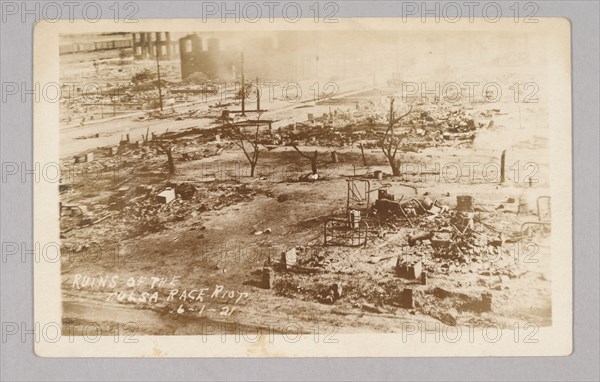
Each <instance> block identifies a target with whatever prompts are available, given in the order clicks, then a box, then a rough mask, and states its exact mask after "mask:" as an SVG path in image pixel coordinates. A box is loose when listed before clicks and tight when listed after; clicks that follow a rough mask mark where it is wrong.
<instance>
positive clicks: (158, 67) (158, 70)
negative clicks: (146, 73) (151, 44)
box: [156, 32, 163, 111]
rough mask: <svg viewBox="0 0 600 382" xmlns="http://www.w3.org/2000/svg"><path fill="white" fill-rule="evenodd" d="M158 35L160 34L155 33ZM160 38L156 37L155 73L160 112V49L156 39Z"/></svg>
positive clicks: (161, 104)
mask: <svg viewBox="0 0 600 382" xmlns="http://www.w3.org/2000/svg"><path fill="white" fill-rule="evenodd" d="M157 33H160V32H157ZM159 37H160V34H157V35H156V73H157V74H158V103H159V104H160V111H163V101H162V89H161V84H160V64H159V60H158V56H159V53H160V49H158V48H159V46H158V39H159Z"/></svg>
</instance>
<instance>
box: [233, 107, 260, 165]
mask: <svg viewBox="0 0 600 382" xmlns="http://www.w3.org/2000/svg"><path fill="white" fill-rule="evenodd" d="M260 116H261V114H259V115H258V117H257V119H256V132H254V133H252V134H247V133H246V131H245V126H238V125H234V124H231V123H229V122H227V125H228V126H229V127H230V128H231V131H232V133H233V143H235V144H236V145H237V146H238V147H239V148H241V149H242V151H243V152H244V155H245V156H246V159H248V163H249V164H250V176H251V177H254V175H255V172H256V165H257V164H258V154H259V151H258V146H259V139H258V136H259V131H260ZM248 145H250V147H251V149H247V148H246V146H248Z"/></svg>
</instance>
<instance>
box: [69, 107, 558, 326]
mask: <svg viewBox="0 0 600 382" xmlns="http://www.w3.org/2000/svg"><path fill="white" fill-rule="evenodd" d="M344 101H346V102H347V105H352V107H354V105H355V102H354V100H341V101H340V102H342V103H343V102H344ZM357 108H358V106H357ZM368 108H369V106H365V109H364V110H365V111H364V112H363V117H362V118H346V116H345V115H344V114H343V113H339V114H338V113H337V112H336V113H335V114H334V113H332V112H329V113H327V112H325V113H323V116H317V117H314V116H312V115H311V116H309V118H310V119H309V120H307V121H305V122H303V123H297V124H294V125H289V126H283V127H280V128H272V129H266V128H263V129H260V133H259V134H258V135H257V137H259V142H260V150H259V161H258V165H257V168H256V173H255V174H254V176H251V175H250V168H249V166H248V162H247V161H246V157H245V155H244V152H243V151H242V150H241V149H240V147H238V146H237V145H236V144H235V137H234V136H232V135H231V133H230V132H229V131H228V130H227V129H226V128H224V127H223V126H220V125H218V124H216V125H214V126H212V127H209V128H203V129H198V128H192V129H187V130H180V131H172V132H167V133H165V134H163V135H161V137H160V140H158V139H157V138H156V137H150V136H146V137H145V138H143V140H142V141H135V142H134V141H133V140H130V139H128V138H127V137H122V138H121V142H120V143H119V144H118V145H116V146H108V147H98V148H95V149H90V150H87V151H86V152H82V153H80V154H79V155H78V156H76V158H72V157H70V158H63V159H64V161H65V162H68V163H67V164H68V166H69V168H70V169H71V173H72V174H76V175H73V177H72V179H70V180H69V181H68V182H65V181H64V179H63V182H62V184H61V185H60V200H61V208H60V211H61V213H60V215H61V217H60V229H61V234H60V235H61V250H62V253H63V256H62V283H63V292H62V293H63V310H64V312H63V320H64V322H65V323H71V324H84V323H86V322H92V321H93V322H95V323H103V324H105V325H106V326H107V327H110V326H114V325H118V324H121V325H122V324H124V323H126V322H130V321H135V322H136V323H137V324H138V325H139V332H138V333H141V334H194V333H197V331H198V330H200V329H199V328H200V326H199V325H198V324H199V323H200V322H202V321H203V320H204V321H206V320H209V318H198V317H195V316H193V315H185V314H183V315H182V314H178V311H177V310H178V306H179V301H177V299H175V300H173V301H165V300H162V301H159V302H158V303H157V304H154V305H148V304H144V303H140V302H139V301H135V300H128V299H127V298H125V299H122V300H116V299H114V300H111V301H106V291H103V290H100V289H98V290H96V289H81V290H79V289H74V288H72V287H71V285H72V283H73V277H74V275H76V274H90V275H111V274H119V275H120V277H123V278H127V277H130V276H131V277H138V276H139V275H140V274H145V275H155V274H156V275H165V274H167V275H178V276H179V285H178V288H179V289H180V290H192V289H194V288H195V287H196V286H198V284H202V285H209V286H210V285H217V284H218V285H225V286H226V287H227V288H228V289H232V290H233V289H235V290H238V291H244V292H248V296H249V297H248V298H247V299H244V300H243V301H242V303H241V305H240V306H238V307H237V309H236V310H235V311H234V312H232V313H231V315H230V316H228V317H227V318H226V319H227V320H228V321H231V322H237V323H239V324H241V325H247V326H253V327H261V326H264V324H263V323H265V322H272V321H281V322H295V323H299V324H300V325H302V327H305V328H309V327H310V326H311V323H314V322H316V321H318V322H319V323H322V324H333V325H337V326H338V327H339V330H340V332H348V333H352V332H397V331H400V330H401V328H402V325H403V323H405V322H407V321H411V322H424V323H431V324H432V325H433V324H435V323H441V324H444V325H449V326H458V325H473V326H475V327H483V326H486V325H496V326H499V327H504V328H508V327H511V326H512V325H514V324H515V323H521V324H525V323H534V324H536V325H538V326H548V325H551V279H550V263H551V258H550V256H551V251H550V239H549V234H548V233H549V232H548V230H549V228H548V227H547V226H546V225H537V224H532V225H529V226H527V228H526V229H522V224H523V223H527V222H541V221H548V216H546V215H544V214H546V211H544V209H543V208H542V209H541V210H540V209H539V208H537V209H536V200H537V198H538V197H539V196H544V190H545V189H547V187H548V185H547V183H546V182H547V180H544V174H547V171H546V170H547V156H546V155H545V152H546V151H545V150H546V147H545V146H546V144H547V142H546V141H545V140H543V139H541V138H539V136H536V135H533V134H531V133H529V134H527V135H526V136H525V138H523V140H521V141H519V140H516V139H513V138H512V135H511V133H507V132H505V130H506V126H504V125H503V123H502V118H503V117H505V114H506V113H502V112H501V111H500V110H499V109H496V106H490V105H489V104H485V103H483V104H478V105H475V107H474V108H473V107H470V108H468V109H467V108H465V107H464V106H461V107H450V106H448V107H440V106H437V107H435V108H429V109H428V108H427V107H423V108H422V110H421V111H420V112H419V113H417V114H416V116H415V117H413V118H411V119H410V120H409V122H407V123H404V124H403V125H402V126H401V129H402V130H403V131H405V138H404V140H403V144H402V146H401V148H400V150H401V152H402V156H401V160H402V161H403V162H405V163H412V164H416V163H419V164H422V165H423V167H421V168H416V169H415V167H414V166H413V167H410V166H405V167H403V172H402V173H401V174H400V175H396V176H393V175H392V174H390V167H389V164H388V163H387V160H386V158H385V157H384V156H383V155H382V151H381V147H380V144H378V141H379V140H380V139H381V136H382V134H383V132H384V131H385V126H384V125H385V123H384V122H382V121H384V120H383V119H381V120H380V121H378V119H377V118H370V117H368V115H369V112H368V111H369V109H368ZM327 109H329V110H331V108H326V110H327ZM529 113H531V114H532V115H533V114H534V113H535V110H530V111H529ZM441 115H443V116H444V117H445V118H444V119H445V120H446V121H448V120H449V118H455V119H456V120H457V122H456V123H455V124H451V123H444V124H443V125H439V124H437V123H436V122H435V121H437V120H438V119H442V118H441ZM448 115H450V117H448ZM473 115H476V116H477V119H472V118H471V117H472V116H473ZM171 118H177V116H176V115H173V116H171ZM332 120H333V121H334V123H331V121H332ZM432 126H433V127H432ZM153 135H154V134H153ZM506 135H508V136H510V137H511V138H508V141H509V142H510V144H509V146H507V147H506V149H509V153H510V154H509V155H512V156H513V157H512V158H511V163H512V162H514V161H517V160H518V159H519V158H520V159H521V160H523V161H530V162H535V163H537V164H538V165H539V169H538V173H537V177H536V179H537V183H535V184H531V183H530V182H527V181H523V180H520V181H513V180H515V179H512V178H511V177H512V176H514V175H515V174H513V173H512V172H509V173H507V174H508V175H507V179H506V180H505V182H504V183H503V184H499V182H498V181H493V182H491V181H490V180H489V178H485V177H484V176H483V175H482V172H481V171H479V172H477V171H475V172H473V173H472V174H468V175H466V173H465V172H464V170H463V173H462V174H459V176H458V177H457V176H456V174H455V173H452V174H449V173H446V174H443V173H440V170H439V169H437V170H436V165H435V164H436V163H438V164H439V163H441V164H442V167H444V163H459V164H461V163H466V162H478V163H482V164H485V163H499V162H500V155H501V152H502V150H498V149H496V148H494V149H491V148H488V147H489V146H488V145H487V144H486V142H487V141H489V140H497V139H500V138H499V137H504V139H505V140H506V139H507V138H506ZM540 136H543V132H541V133H540ZM153 140H154V141H156V142H153ZM479 140H481V143H478V141H479ZM290 142H294V146H292V145H291V144H290ZM159 144H160V145H159ZM165 146H168V151H169V152H170V153H171V155H172V157H173V165H174V167H175V169H174V171H172V172H173V173H170V171H169V165H168V160H167V155H165V153H166V150H165ZM494 147H497V146H494ZM314 152H317V153H318V156H317V165H318V168H319V171H318V176H312V175H311V164H312V163H311V160H310V157H311V156H312V155H313V153H314ZM480 168H481V167H480ZM423 169H426V171H424V170H423ZM82 174H84V175H82ZM465 175H466V176H465ZM521 176H522V175H521ZM63 178H64V176H63ZM367 195H368V197H367ZM542 200H543V198H542ZM542 205H543V203H542ZM217 304H218V303H217ZM215 321H217V320H215Z"/></svg>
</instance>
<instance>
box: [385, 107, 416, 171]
mask: <svg viewBox="0 0 600 382" xmlns="http://www.w3.org/2000/svg"><path fill="white" fill-rule="evenodd" d="M411 112H412V105H411V107H410V109H409V110H408V112H406V113H405V114H402V115H401V116H399V117H397V116H396V112H395V111H394V99H393V98H392V99H391V102H390V115H389V116H388V118H387V119H388V128H387V129H386V131H385V135H384V136H383V139H382V140H381V150H382V151H383V155H385V157H386V158H387V160H388V163H389V164H390V167H391V168H392V174H393V175H394V176H400V161H399V160H396V153H397V152H398V148H399V147H400V145H401V144H402V140H403V139H404V135H400V134H396V132H395V131H394V126H395V125H396V124H397V123H398V122H400V120H402V118H404V117H406V116H407V115H409V114H410V113H411Z"/></svg>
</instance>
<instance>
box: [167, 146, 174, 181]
mask: <svg viewBox="0 0 600 382" xmlns="http://www.w3.org/2000/svg"><path fill="white" fill-rule="evenodd" d="M165 151H166V154H167V162H168V163H169V174H171V175H173V174H175V162H173V153H172V152H171V148H170V147H169V148H168V149H166V150H165Z"/></svg>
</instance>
